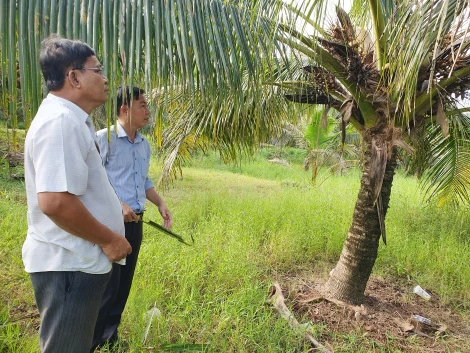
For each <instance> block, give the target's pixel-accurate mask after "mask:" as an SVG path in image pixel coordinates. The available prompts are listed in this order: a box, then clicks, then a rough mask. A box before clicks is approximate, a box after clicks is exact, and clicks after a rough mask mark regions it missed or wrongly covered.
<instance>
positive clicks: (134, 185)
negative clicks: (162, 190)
mask: <svg viewBox="0 0 470 353" xmlns="http://www.w3.org/2000/svg"><path fill="white" fill-rule="evenodd" d="M116 103H117V112H118V117H117V118H118V123H117V133H116V131H115V128H114V126H112V127H111V139H110V142H109V143H108V130H107V129H103V130H100V131H98V132H97V140H98V144H99V147H100V154H101V158H102V160H103V164H104V166H105V168H106V172H107V174H108V177H109V180H110V182H111V184H112V185H113V187H114V189H115V190H116V193H117V194H118V196H119V199H120V200H121V204H122V209H123V213H124V222H125V223H124V225H125V229H126V239H127V240H128V241H129V243H130V244H131V246H132V254H130V255H129V256H128V257H127V258H126V265H124V266H121V265H119V264H115V265H113V274H112V276H111V279H110V281H109V283H108V287H107V288H106V291H105V294H104V296H103V301H102V304H101V309H100V314H99V316H98V321H97V324H96V327H95V334H94V338H93V349H94V348H95V347H97V346H98V345H99V346H102V345H104V344H106V343H109V344H115V343H116V342H117V341H118V331H117V328H118V326H119V323H120V320H121V315H122V312H123V310H124V307H125V305H126V301H127V298H128V296H129V291H130V288H131V285H132V278H133V276H134V271H135V267H136V264H137V258H138V255H139V250H140V245H141V243H142V221H141V217H142V215H143V213H144V211H145V202H146V200H149V201H150V202H152V203H153V204H155V205H156V206H157V207H158V211H159V212H160V214H161V216H162V218H163V223H164V226H165V227H166V228H168V229H170V228H171V225H172V216H171V213H170V211H169V209H168V207H167V206H166V204H165V201H164V200H163V199H162V198H161V197H160V195H159V194H158V193H157V192H156V191H155V188H154V184H153V182H152V181H151V180H150V179H149V177H148V171H149V162H150V145H149V143H148V141H147V140H146V139H145V138H144V137H143V136H142V135H141V134H140V133H139V132H138V129H140V128H142V127H144V126H146V125H147V123H148V121H149V118H150V111H149V109H148V107H147V101H146V99H145V96H144V91H143V90H142V89H140V88H138V87H134V88H133V90H132V92H131V90H130V89H129V87H124V88H122V87H119V88H118V91H117V99H116ZM93 349H92V351H91V352H93Z"/></svg>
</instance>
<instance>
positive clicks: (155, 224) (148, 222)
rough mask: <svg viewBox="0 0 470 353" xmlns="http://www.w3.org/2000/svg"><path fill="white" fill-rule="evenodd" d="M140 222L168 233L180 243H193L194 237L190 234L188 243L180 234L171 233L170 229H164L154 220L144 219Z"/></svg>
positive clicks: (189, 244)
mask: <svg viewBox="0 0 470 353" xmlns="http://www.w3.org/2000/svg"><path fill="white" fill-rule="evenodd" d="M142 222H144V223H145V224H148V225H149V226H151V227H153V228H155V229H157V230H159V231H160V232H163V233H165V234H166V235H169V236H170V237H172V238H175V239H176V240H178V241H179V242H180V243H183V244H185V245H188V246H193V245H194V238H193V236H192V234H191V243H188V242H187V241H186V240H184V239H183V237H182V236H180V235H178V234H176V233H173V232H172V231H171V230H169V229H166V228H165V227H163V226H161V225H160V224H158V223H155V222H154V221H145V220H142Z"/></svg>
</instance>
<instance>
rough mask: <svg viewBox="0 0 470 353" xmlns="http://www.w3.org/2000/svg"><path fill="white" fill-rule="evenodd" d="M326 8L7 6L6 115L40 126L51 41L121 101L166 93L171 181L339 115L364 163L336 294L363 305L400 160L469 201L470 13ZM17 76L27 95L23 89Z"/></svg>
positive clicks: (82, 1)
mask: <svg viewBox="0 0 470 353" xmlns="http://www.w3.org/2000/svg"><path fill="white" fill-rule="evenodd" d="M326 4H327V1H323V0H310V1H305V2H303V3H302V5H300V7H299V8H296V7H295V6H291V5H289V4H286V3H284V2H283V1H281V0H258V1H253V0H250V1H248V0H238V1H228V0H227V1H224V0H218V1H217V0H198V1H195V0H193V1H191V0H168V1H160V0H156V1H152V0H132V1H131V0H126V1H117V0H109V1H98V0H74V1H60V0H58V1H55V0H53V1H47V0H44V1H32V0H29V1H28V0H19V1H14V0H10V1H3V2H2V3H1V5H0V6H1V8H0V26H1V30H0V43H1V45H0V47H1V54H0V59H1V65H0V68H1V79H2V87H4V88H5V87H6V88H7V89H5V90H2V102H3V109H5V111H8V114H9V115H10V116H12V115H15V113H16V110H17V101H18V99H17V98H18V96H21V101H22V102H23V112H24V114H25V117H26V122H28V121H29V120H30V119H31V118H32V116H33V115H34V112H35V110H36V109H37V106H38V104H39V101H40V99H41V95H42V90H41V88H40V87H41V85H40V77H39V69H38V66H37V50H38V47H39V42H40V40H41V38H43V37H45V36H47V35H48V34H49V33H53V32H57V33H59V34H61V35H63V36H67V37H69V38H72V37H74V38H80V39H82V40H84V41H87V42H89V43H90V44H91V45H92V46H93V47H94V48H95V49H96V50H97V52H98V54H99V56H100V57H101V59H102V61H103V64H104V66H105V68H106V72H107V74H108V77H109V80H110V86H111V89H112V91H113V90H114V89H115V87H116V86H117V85H119V84H123V83H127V84H133V83H136V84H138V85H142V86H144V87H145V88H146V89H147V91H149V90H151V89H153V88H158V89H159V91H158V92H159V100H160V102H161V104H160V107H161V108H162V110H161V111H160V112H159V114H158V116H159V117H160V119H159V120H158V121H157V124H156V133H157V136H158V137H159V139H158V142H159V144H160V145H161V146H165V148H166V150H167V151H168V152H167V153H168V154H167V163H166V164H165V171H164V172H165V173H166V175H174V170H175V169H174V167H176V168H177V167H178V166H179V167H180V166H181V165H182V162H184V160H185V158H189V157H190V155H191V151H193V150H195V149H198V148H199V149H205V148H207V147H208V146H215V147H216V148H218V149H219V151H220V152H221V154H222V156H223V157H224V159H226V160H231V159H235V158H238V157H239V156H240V154H243V153H246V152H248V153H249V152H251V151H252V150H253V148H255V147H256V146H258V144H259V143H260V142H264V141H266V140H267V138H269V137H271V136H273V135H274V134H275V133H277V132H279V131H280V128H281V127H282V123H283V122H284V121H285V120H286V119H289V118H290V114H289V112H290V109H291V106H292V104H298V103H303V104H321V105H325V106H327V107H329V108H332V109H335V110H336V111H338V112H339V113H340V114H339V118H338V120H337V121H338V124H339V126H340V127H341V129H342V130H343V131H345V129H346V126H347V125H351V126H353V127H354V128H355V129H356V130H357V131H358V132H359V133H360V135H361V137H362V143H363V149H364V160H363V175H362V179H361V187H360V191H359V195H358V200H357V203H356V206H355V210H354V214H353V219H352V225H351V228H350V230H349V232H348V235H347V238H346V241H345V245H344V248H343V251H342V254H341V256H340V259H339V262H338V264H337V265H336V267H335V269H334V270H333V271H332V272H331V274H330V277H329V280H328V281H327V283H326V284H325V286H324V293H325V295H326V296H328V297H332V298H335V299H339V300H343V301H346V302H348V303H353V304H358V303H361V302H362V300H363V294H364V290H365V286H366V284H367V281H368V278H369V276H370V273H371V271H372V268H373V265H374V263H375V260H376V257H377V249H378V246H379V240H380V237H381V236H382V238H383V240H384V242H385V241H386V231H385V216H386V213H387V209H388V204H389V199H390V193H391V185H392V181H393V175H394V172H395V169H396V166H397V162H396V156H397V148H403V149H404V150H406V151H408V152H409V153H416V155H417V156H420V158H416V159H415V160H416V161H419V162H420V168H421V169H420V170H422V171H424V170H429V172H428V173H425V174H423V175H424V176H425V177H426V180H428V181H430V182H431V183H430V185H432V186H431V189H430V190H429V191H430V195H431V196H438V195H441V196H442V197H443V199H442V200H451V202H454V203H456V204H457V203H459V202H462V201H465V202H467V201H468V199H469V196H468V193H467V189H468V185H469V181H470V175H469V168H468V166H469V154H468V138H467V132H468V128H469V125H470V124H469V118H468V117H467V116H465V115H463V114H461V112H462V107H459V106H458V103H459V99H460V98H462V97H465V96H466V94H467V90H468V86H469V83H470V65H469V64H470V58H469V44H470V39H469V35H468V28H469V11H468V8H469V1H468V0H437V1H429V0H422V1H390V0H382V1H379V0H369V1H368V2H365V1H357V2H356V3H355V6H354V7H353V9H355V10H354V11H353V13H354V16H352V17H350V16H349V15H348V14H346V13H345V12H344V11H343V10H341V9H340V8H337V10H336V14H337V19H336V20H335V21H332V22H331V23H328V22H327V21H326V20H325V19H326V18H327V16H325V13H326V10H325V9H326ZM57 14H58V16H57ZM7 19H8V21H7ZM369 30H370V32H371V33H369ZM17 63H18V64H19V76H20V82H21V86H20V90H19V92H18V91H17V86H16V85H14V84H11V82H15V81H16V77H17V73H16V70H15V68H16V65H17ZM111 94H112V95H113V92H111ZM286 98H287V99H286ZM293 102H294V103H293ZM7 107H8V108H7ZM108 116H109V117H111V116H112V106H111V104H110V103H109V104H108ZM13 120H14V119H13ZM163 121H165V122H166V124H167V126H166V127H167V128H166V130H165V133H164V134H163V133H162V131H163V124H162V122H163ZM110 123H111V122H110V121H108V124H110ZM13 125H15V123H14V122H13ZM26 125H27V124H26ZM175 163H176V164H175Z"/></svg>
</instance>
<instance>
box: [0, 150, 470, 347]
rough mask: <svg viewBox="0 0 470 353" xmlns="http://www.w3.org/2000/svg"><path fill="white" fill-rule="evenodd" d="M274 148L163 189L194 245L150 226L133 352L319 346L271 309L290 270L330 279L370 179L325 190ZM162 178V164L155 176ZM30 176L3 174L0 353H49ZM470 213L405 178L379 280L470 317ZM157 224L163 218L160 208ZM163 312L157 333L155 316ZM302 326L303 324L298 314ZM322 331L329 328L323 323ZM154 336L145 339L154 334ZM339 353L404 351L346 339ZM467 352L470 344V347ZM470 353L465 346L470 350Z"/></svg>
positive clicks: (355, 178)
mask: <svg viewBox="0 0 470 353" xmlns="http://www.w3.org/2000/svg"><path fill="white" fill-rule="evenodd" d="M279 153H280V152H279V151H277V150H263V151H261V152H260V153H259V154H257V155H256V156H255V157H254V158H252V159H250V160H246V161H244V162H242V163H241V165H239V166H227V165H225V164H223V163H222V162H221V161H220V160H219V158H218V157H217V156H216V155H215V154H210V155H209V156H199V157H197V158H196V159H195V160H194V161H193V163H192V165H191V166H188V167H186V168H185V169H184V171H183V178H182V179H180V180H177V181H175V182H174V184H173V186H172V187H171V188H170V189H168V190H165V191H162V192H161V193H162V195H163V196H164V198H165V200H166V202H167V204H168V206H169V207H170V210H171V211H172V213H173V217H174V227H173V231H175V232H176V233H178V234H180V235H181V236H183V237H184V238H186V239H188V240H189V239H190V236H191V235H192V236H193V237H194V239H195V245H194V246H193V247H187V246H184V245H182V244H181V243H179V242H177V241H175V240H174V239H172V238H170V237H168V236H167V235H164V234H162V233H159V232H158V231H156V230H154V229H153V228H151V227H149V226H145V225H144V233H145V239H144V243H143V246H142V250H141V254H140V260H139V264H138V268H137V272H136V274H135V281H134V285H133V289H132V291H131V295H130V298H129V302H128V306H127V308H126V311H125V313H124V317H123V322H122V327H121V332H122V334H123V335H124V336H126V337H127V339H128V340H129V342H130V343H131V347H133V348H132V349H133V350H132V352H158V351H162V345H163V344H168V343H173V344H184V343H186V344H195V343H199V344H208V345H209V348H208V351H209V352H260V353H261V352H279V353H281V352H282V353H285V352H307V351H309V346H308V345H307V344H306V343H305V342H304V341H303V340H302V339H301V337H299V335H298V334H296V333H294V332H293V331H292V330H291V329H290V328H289V327H288V325H287V324H286V322H285V321H284V320H283V319H281V318H279V317H278V315H277V314H276V313H275V312H274V311H273V309H272V308H271V307H270V306H269V305H267V304H266V299H267V295H268V290H269V288H270V286H271V284H272V282H273V280H275V279H276V278H278V277H279V275H282V274H284V273H287V272H289V271H293V270H295V269H298V268H302V269H306V268H307V269H311V271H312V272H317V274H318V276H319V277H322V276H323V277H326V276H327V273H328V270H329V269H331V268H332V267H333V266H334V264H335V262H336V261H337V259H338V257H339V253H340V251H341V249H342V245H343V242H344V239H345V236H346V234H347V231H348V228H349V225H350V222H351V216H352V210H353V207H354V203H355V201H356V197H357V192H358V188H359V174H358V172H357V171H350V172H349V173H348V174H347V175H343V176H331V175H329V174H328V173H326V172H324V173H321V174H320V176H319V179H318V180H317V182H316V183H315V184H312V183H311V181H310V174H309V172H305V171H303V170H302V168H301V160H302V154H301V152H299V151H296V150H288V151H286V152H284V154H282V155H280V156H281V157H283V158H286V159H288V160H289V161H291V164H290V165H289V166H288V167H285V166H279V165H275V164H272V163H269V162H268V161H267V158H268V157H269V156H271V155H272V154H275V155H278V156H279ZM151 172H152V175H153V176H154V178H153V179H154V180H157V179H158V173H159V165H158V163H157V162H155V161H154V164H153V166H152V169H151ZM23 190H24V186H23V184H22V182H21V181H17V180H13V181H12V180H9V179H8V177H7V176H6V175H5V170H4V169H3V173H2V175H1V177H0V215H1V218H0V237H1V240H2V247H1V248H0V249H1V250H0V266H1V268H2V272H1V276H0V296H1V302H0V305H1V307H0V320H1V322H0V352H2V353H3V352H5V353H6V352H9V353H29V352H37V351H38V348H37V347H38V343H37V331H36V330H37V323H38V319H37V317H35V310H34V298H33V293H32V289H31V286H30V283H29V279H28V276H27V274H26V273H25V272H24V270H23V266H22V261H21V246H22V243H23V241H24V238H25V234H26V229H27V224H26V204H25V196H24V191H23ZM468 211H469V210H468V208H461V209H459V210H457V211H456V210H451V209H442V208H441V209H438V208H436V207H435V206H434V205H432V204H427V203H425V202H424V201H423V194H422V193H421V192H420V190H419V189H418V187H417V181H416V180H415V179H413V178H407V177H405V176H403V175H401V174H400V173H399V174H398V175H397V176H396V178H395V181H394V186H393V189H392V198H391V202H390V210H389V213H388V215H387V221H386V224H387V227H388V246H384V245H383V244H381V246H380V252H379V258H378V261H377V263H376V266H375V268H374V273H375V274H379V275H381V276H383V277H384V278H386V279H387V280H395V279H400V280H401V281H409V282H410V286H411V285H412V283H415V282H418V283H420V284H421V285H422V286H423V287H425V288H429V289H431V290H432V291H433V293H436V294H438V295H439V296H440V297H441V300H442V301H443V303H445V304H448V305H451V306H452V307H453V308H454V309H455V310H458V311H460V312H462V313H463V314H464V315H468V309H469V306H470V266H468V264H469V262H470V261H469V260H470V237H469V234H470V222H469V221H468V217H469V216H468V214H469V212H468ZM145 217H146V218H147V219H152V220H155V221H158V222H160V219H159V216H158V212H157V210H156V208H155V207H153V206H149V207H148V212H147V213H146V215H145ZM153 306H156V307H157V308H158V309H159V310H160V312H161V315H160V316H157V317H155V319H154V322H153V324H152V326H151V327H150V328H149V329H148V331H147V330H146V329H147V321H146V319H145V317H144V315H145V313H146V312H147V311H148V310H149V309H150V308H152V307H153ZM298 319H299V320H302V318H298ZM318 330H321V328H318ZM144 337H145V342H143V338H144ZM338 339H341V348H340V350H338V352H351V353H352V352H395V353H399V352H401V351H400V350H399V348H397V346H395V345H394V341H393V339H390V343H388V344H387V345H386V346H383V345H382V346H380V345H379V346H377V344H376V343H373V342H369V341H367V339H366V338H365V339H362V340H361V341H360V343H358V341H357V340H355V339H352V337H351V336H348V335H345V336H344V337H340V338H338ZM466 347H467V348H469V347H470V344H468V345H466ZM462 352H464V350H462Z"/></svg>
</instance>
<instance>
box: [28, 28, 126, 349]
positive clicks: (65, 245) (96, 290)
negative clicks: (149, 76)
mask: <svg viewBox="0 0 470 353" xmlns="http://www.w3.org/2000/svg"><path fill="white" fill-rule="evenodd" d="M39 60H40V64H41V70H42V73H43V76H44V80H45V82H46V85H47V88H48V90H49V92H50V93H49V94H48V96H47V97H46V99H44V101H43V102H42V103H41V106H40V107H39V110H38V112H37V114H36V116H35V118H34V120H33V122H32V124H31V126H30V128H29V131H28V133H27V136H26V141H25V182H26V194H27V200H28V233H27V237H26V241H25V243H24V245H23V262H24V265H25V269H26V271H27V272H28V273H29V275H30V278H31V281H32V284H33V289H34V294H35V297H36V303H37V306H38V309H39V312H40V315H41V328H40V333H39V336H40V348H41V352H43V353H65V352H67V353H82V352H83V353H84V352H87V353H88V352H89V350H90V348H91V344H92V338H93V330H94V326H95V322H96V318H97V315H98V311H99V308H100V303H101V298H102V295H103V292H104V290H105V288H106V285H107V282H108V280H109V277H110V273H111V268H112V263H114V262H119V261H121V260H123V259H125V257H126V256H127V254H129V253H131V251H132V250H131V246H130V244H129V243H128V241H127V240H126V239H125V237H124V236H123V235H124V227H123V224H122V217H123V215H122V208H121V203H120V201H119V199H118V197H117V195H116V193H115V192H114V190H113V188H112V186H111V185H110V183H109V181H108V178H107V175H106V171H105V169H104V167H103V165H102V163H101V158H100V154H99V152H98V150H97V147H96V144H95V141H94V129H93V125H92V123H91V119H90V117H89V114H90V113H91V111H92V110H93V109H95V108H96V107H98V106H100V105H102V104H103V103H105V102H106V100H107V98H108V90H107V82H108V80H107V79H106V77H104V76H103V72H102V68H101V66H100V63H99V61H98V59H97V58H96V56H95V53H94V51H93V49H91V48H90V47H89V46H88V45H87V44H85V43H83V42H81V41H78V40H68V39H62V38H59V37H56V36H52V37H49V38H47V39H45V40H44V41H43V43H42V46H41V52H40V59H39Z"/></svg>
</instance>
